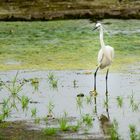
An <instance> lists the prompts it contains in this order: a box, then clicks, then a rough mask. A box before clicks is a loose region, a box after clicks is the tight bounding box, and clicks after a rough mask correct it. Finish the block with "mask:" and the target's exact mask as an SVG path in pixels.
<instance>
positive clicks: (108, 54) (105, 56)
mask: <svg viewBox="0 0 140 140" xmlns="http://www.w3.org/2000/svg"><path fill="white" fill-rule="evenodd" d="M95 29H99V32H100V36H99V37H100V44H101V49H100V50H99V52H98V67H97V69H96V71H95V73H94V94H95V93H96V74H97V71H98V69H99V68H100V69H104V68H106V67H109V66H110V65H111V63H112V60H113V58H114V48H112V47H111V46H108V45H105V43H104V40H103V26H102V24H101V23H97V24H96V26H95V28H94V30H95ZM108 72H109V68H108V69H107V73H106V93H108V89H107V79H108Z"/></svg>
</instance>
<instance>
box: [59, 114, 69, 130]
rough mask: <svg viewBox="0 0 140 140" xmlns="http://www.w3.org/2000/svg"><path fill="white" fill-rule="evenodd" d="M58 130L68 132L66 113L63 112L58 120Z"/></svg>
mask: <svg viewBox="0 0 140 140" xmlns="http://www.w3.org/2000/svg"><path fill="white" fill-rule="evenodd" d="M58 123H59V127H60V130H62V131H68V130H69V125H68V120H67V113H66V112H64V115H63V116H62V117H60V118H59V119H58Z"/></svg>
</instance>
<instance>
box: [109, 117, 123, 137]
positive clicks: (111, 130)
mask: <svg viewBox="0 0 140 140" xmlns="http://www.w3.org/2000/svg"><path fill="white" fill-rule="evenodd" d="M108 133H109V135H110V139H111V140H120V139H121V137H120V135H119V133H118V122H117V121H116V120H113V122H112V125H111V127H109V128H108Z"/></svg>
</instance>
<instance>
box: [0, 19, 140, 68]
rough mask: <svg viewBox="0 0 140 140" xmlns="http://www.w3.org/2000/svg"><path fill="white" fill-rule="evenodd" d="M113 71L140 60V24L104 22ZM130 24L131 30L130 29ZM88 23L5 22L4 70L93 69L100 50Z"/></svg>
mask: <svg viewBox="0 0 140 140" xmlns="http://www.w3.org/2000/svg"><path fill="white" fill-rule="evenodd" d="M107 22H110V24H106V25H105V28H106V30H108V31H109V32H110V33H111V34H112V35H111V36H109V35H107V34H105V42H106V44H109V45H111V46H112V47H114V48H115V51H116V54H115V63H114V64H113V68H118V67H120V65H122V64H128V63H133V62H137V61H139V60H140V58H139V53H140V48H139V45H140V40H139V32H138V29H139V25H140V24H139V22H140V21H139V20H125V21H122V20H104V21H103V23H107ZM126 24H127V26H126ZM93 26H94V23H91V22H90V21H88V20H66V21H49V22H1V23H0V31H1V32H0V69H1V70H8V69H32V68H34V69H93V68H94V67H95V66H96V57H97V52H98V49H99V48H100V44H99V37H98V32H93V31H92V28H93Z"/></svg>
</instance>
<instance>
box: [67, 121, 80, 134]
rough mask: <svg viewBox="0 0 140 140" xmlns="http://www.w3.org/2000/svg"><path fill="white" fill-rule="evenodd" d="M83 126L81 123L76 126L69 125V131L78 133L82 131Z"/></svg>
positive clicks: (78, 122)
mask: <svg viewBox="0 0 140 140" xmlns="http://www.w3.org/2000/svg"><path fill="white" fill-rule="evenodd" d="M81 125H82V124H81V122H80V121H77V123H76V125H69V129H70V130H71V131H74V132H77V131H78V130H79V129H80V127H81Z"/></svg>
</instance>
